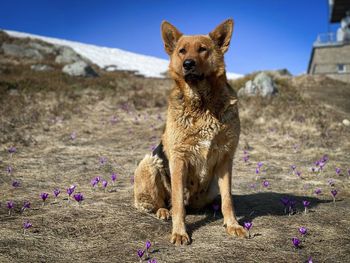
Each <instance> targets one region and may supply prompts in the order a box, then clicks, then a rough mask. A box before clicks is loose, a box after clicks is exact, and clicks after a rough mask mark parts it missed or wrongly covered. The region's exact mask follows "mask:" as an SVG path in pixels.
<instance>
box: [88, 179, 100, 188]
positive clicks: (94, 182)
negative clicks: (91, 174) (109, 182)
mask: <svg viewBox="0 0 350 263" xmlns="http://www.w3.org/2000/svg"><path fill="white" fill-rule="evenodd" d="M99 181H100V179H99V178H97V177H95V178H92V179H91V182H90V183H91V186H92V187H93V188H94V187H95V186H96V185H97V184H98V182H99Z"/></svg>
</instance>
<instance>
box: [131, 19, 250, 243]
mask: <svg viewBox="0 0 350 263" xmlns="http://www.w3.org/2000/svg"><path fill="white" fill-rule="evenodd" d="M232 31H233V21H232V20H231V19H229V20H226V21H225V22H223V23H222V24H220V25H219V26H218V27H217V28H216V29H215V30H213V31H212V32H211V33H209V35H195V36H185V35H183V34H182V33H180V32H179V31H178V30H177V29H176V28H175V27H174V26H173V25H171V24H170V23H168V22H165V21H164V22H163V23H162V37H163V41H164V47H165V50H166V52H167V53H168V54H169V56H170V65H169V73H170V75H171V77H172V78H173V79H174V81H175V85H174V87H173V89H172V90H171V93H170V96H169V99H168V103H169V106H168V112H167V121H166V126H165V130H164V133H163V135H162V140H161V143H160V144H159V146H158V147H157V148H156V150H155V151H154V152H153V153H152V154H148V155H146V156H145V158H144V159H143V160H142V161H141V162H140V164H139V165H138V167H137V169H136V171H135V177H134V180H135V181H134V182H135V184H134V198H135V200H134V201H135V206H136V207H137V208H139V209H140V210H143V211H147V212H154V213H156V215H157V217H158V218H160V219H168V218H170V215H171V217H172V221H173V230H172V235H171V242H172V243H175V244H176V245H180V244H189V243H190V237H189V236H188V234H187V232H186V227H185V206H190V207H192V208H196V209H199V208H201V207H203V206H205V205H207V204H210V203H211V202H213V200H214V199H215V197H217V196H218V194H219V193H220V195H221V201H222V202H221V203H222V207H221V209H222V214H223V216H224V225H225V226H226V229H227V232H228V233H229V234H230V235H235V236H241V237H244V236H246V231H245V230H244V228H243V227H242V226H240V225H239V224H238V222H237V220H236V217H235V213H234V209H233V203H232V197H231V176H232V160H233V156H234V152H235V150H236V148H237V144H238V140H239V133H240V122H239V116H238V108H237V96H236V94H235V92H234V91H233V89H232V88H231V87H230V86H229V85H228V83H227V79H226V72H225V63H224V53H225V52H226V51H227V49H228V47H229V44H230V40H231V35H232ZM170 207H171V213H170V211H169V210H168V209H169V208H170Z"/></svg>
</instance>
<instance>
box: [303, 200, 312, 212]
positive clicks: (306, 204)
mask: <svg viewBox="0 0 350 263" xmlns="http://www.w3.org/2000/svg"><path fill="white" fill-rule="evenodd" d="M310 204H311V202H310V201H307V200H304V201H303V206H304V208H305V210H304V212H305V214H306V212H307V208H308V207H309V205H310Z"/></svg>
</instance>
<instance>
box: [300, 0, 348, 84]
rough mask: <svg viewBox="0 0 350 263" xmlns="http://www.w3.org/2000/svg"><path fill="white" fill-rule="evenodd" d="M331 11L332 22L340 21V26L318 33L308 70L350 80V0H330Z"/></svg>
mask: <svg viewBox="0 0 350 263" xmlns="http://www.w3.org/2000/svg"><path fill="white" fill-rule="evenodd" d="M329 11H330V14H329V20H330V23H340V27H339V28H338V30H337V32H331V33H325V34H320V35H318V37H317V40H316V41H315V43H314V44H313V48H312V52H311V57H310V61H309V66H308V70H307V71H308V74H311V75H319V74H323V75H327V76H329V77H331V78H335V79H338V80H341V81H345V82H350V0H329Z"/></svg>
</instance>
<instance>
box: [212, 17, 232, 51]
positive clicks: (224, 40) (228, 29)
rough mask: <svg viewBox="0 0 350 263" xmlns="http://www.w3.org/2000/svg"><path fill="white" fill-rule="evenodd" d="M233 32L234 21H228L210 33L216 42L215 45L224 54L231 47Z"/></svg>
mask: <svg viewBox="0 0 350 263" xmlns="http://www.w3.org/2000/svg"><path fill="white" fill-rule="evenodd" d="M232 31H233V20H232V19H227V20H226V21H224V22H222V23H221V24H220V25H218V26H217V27H216V28H215V29H214V30H213V31H211V32H210V33H209V36H210V38H211V39H212V40H213V41H214V43H215V45H217V46H218V47H219V49H220V50H221V52H222V53H225V52H226V51H227V49H228V47H229V45H230V41H231V36H232Z"/></svg>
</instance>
